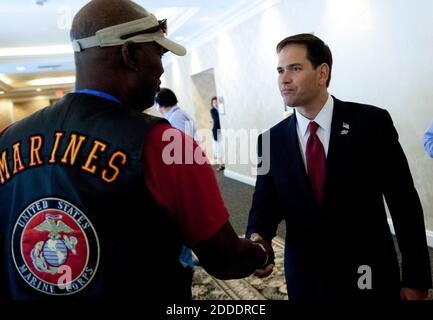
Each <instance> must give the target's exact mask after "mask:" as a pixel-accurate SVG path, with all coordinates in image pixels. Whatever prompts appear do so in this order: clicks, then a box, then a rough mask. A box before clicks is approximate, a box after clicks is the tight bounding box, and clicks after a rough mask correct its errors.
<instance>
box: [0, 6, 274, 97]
mask: <svg viewBox="0 0 433 320" xmlns="http://www.w3.org/2000/svg"><path fill="white" fill-rule="evenodd" d="M278 1H279V0H278ZM36 2H44V4H43V5H38V4H36ZM87 2H89V1H88V0H1V1H0V13H1V19H0V98H3V97H10V98H14V97H15V96H23V94H24V93H26V94H27V95H30V94H34V91H35V89H36V88H40V87H42V89H43V90H45V89H53V90H54V89H56V88H62V87H64V88H71V87H72V84H71V83H64V84H56V85H45V86H41V85H37V84H36V85H35V84H33V83H32V82H30V81H31V80H34V79H39V78H47V77H60V76H61V77H66V76H69V77H70V76H73V74H74V64H73V54H72V49H71V48H70V44H69V29H70V24H71V22H72V18H73V16H74V14H75V13H76V12H77V11H78V10H79V9H80V8H81V7H82V6H83V5H84V4H86V3H87ZM135 2H136V3H138V4H140V5H142V6H143V7H144V8H146V9H147V10H149V11H151V12H153V13H154V14H155V15H156V16H157V18H159V19H162V18H167V19H168V37H169V38H171V39H173V40H175V41H177V42H179V43H181V44H183V45H184V46H186V47H187V48H189V47H191V46H193V45H194V44H197V42H200V41H201V40H203V39H202V38H203V36H204V35H208V34H209V33H210V32H215V31H216V30H217V29H218V28H219V27H221V26H226V25H227V22H229V21H232V20H233V18H234V17H237V16H239V14H241V13H243V12H245V10H246V9H249V10H250V11H251V10H252V9H254V8H257V7H258V6H263V4H264V3H268V2H276V0H158V1H149V0H136V1H135ZM16 49H20V50H21V51H17V50H16ZM2 92H3V94H2Z"/></svg>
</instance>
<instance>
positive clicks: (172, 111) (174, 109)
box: [164, 106, 179, 120]
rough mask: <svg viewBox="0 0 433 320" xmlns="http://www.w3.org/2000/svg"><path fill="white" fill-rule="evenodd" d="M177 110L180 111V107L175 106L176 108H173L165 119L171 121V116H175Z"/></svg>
mask: <svg viewBox="0 0 433 320" xmlns="http://www.w3.org/2000/svg"><path fill="white" fill-rule="evenodd" d="M177 109H179V107H178V106H174V107H172V108H171V109H170V110H169V111H168V112H167V113H166V114H165V115H164V118H165V119H167V120H169V119H170V118H171V116H172V115H173V113H175V112H176V110H177Z"/></svg>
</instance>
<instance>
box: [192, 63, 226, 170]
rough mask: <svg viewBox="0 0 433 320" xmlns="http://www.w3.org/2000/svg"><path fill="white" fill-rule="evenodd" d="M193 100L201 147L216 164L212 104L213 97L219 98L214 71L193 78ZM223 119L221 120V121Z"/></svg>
mask: <svg viewBox="0 0 433 320" xmlns="http://www.w3.org/2000/svg"><path fill="white" fill-rule="evenodd" d="M191 80H192V100H193V106H194V119H195V122H196V123H195V125H196V128H197V135H198V136H199V137H200V146H201V147H202V149H203V150H204V152H205V153H206V156H207V158H208V159H209V160H210V161H211V163H214V161H215V159H214V158H213V155H212V140H211V139H212V118H211V115H210V104H211V99H212V97H216V96H217V92H216V85H215V73H214V69H209V70H205V71H202V72H200V73H197V74H195V75H192V76H191ZM221 120H222V119H220V121H221Z"/></svg>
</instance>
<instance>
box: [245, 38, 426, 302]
mask: <svg viewBox="0 0 433 320" xmlns="http://www.w3.org/2000/svg"><path fill="white" fill-rule="evenodd" d="M277 53H278V58H279V62H278V67H277V71H278V74H279V77H278V83H279V87H280V91H281V95H282V97H283V99H284V102H285V103H286V105H288V106H291V107H294V108H295V112H294V114H293V115H292V116H290V117H289V118H287V119H285V120H283V121H281V122H280V123H279V124H277V125H276V126H274V127H273V128H271V129H270V130H269V131H268V132H266V133H264V134H263V135H261V136H260V137H259V143H258V153H259V157H260V159H261V164H259V174H258V176H257V183H256V188H255V192H254V197H253V203H252V208H251V211H250V216H249V221H248V228H247V237H249V238H251V239H253V240H254V239H261V238H264V239H265V240H267V241H268V242H271V241H272V238H273V237H274V236H275V235H276V230H277V226H278V224H279V223H280V222H281V221H282V220H283V219H284V220H285V222H286V239H285V276H286V282H287V290H288V295H289V299H294V300H331V299H333V300H339V299H355V300H356V299H364V298H367V299H425V298H427V296H428V289H429V288H431V270H430V261H429V254H428V250H427V244H426V237H425V227H424V220H423V212H422V207H421V203H420V200H419V197H418V194H417V192H416V190H415V187H414V184H413V181H412V177H411V174H410V170H409V167H408V163H407V160H406V157H405V155H404V153H403V150H402V148H401V146H400V144H399V142H398V134H397V132H396V130H395V128H394V126H393V123H392V120H391V117H390V115H389V114H388V112H387V111H385V110H383V109H379V108H377V107H373V106H368V105H362V104H357V103H352V102H343V101H340V100H338V99H336V98H334V97H332V96H330V95H329V94H328V89H327V88H328V85H329V82H330V79H331V70H332V54H331V51H330V49H329V47H328V46H327V45H326V44H324V42H323V41H322V40H320V39H319V38H317V37H315V36H314V35H311V34H299V35H295V36H291V37H288V38H286V39H284V40H282V41H281V42H280V43H279V44H278V46H277ZM266 150H267V151H266ZM260 170H262V171H263V172H260ZM383 197H385V199H386V202H387V205H388V208H389V211H390V214H391V217H392V220H393V224H394V228H395V231H396V236H397V240H398V245H399V248H400V250H401V253H402V278H401V280H400V269H399V262H398V259H397V254H396V250H395V247H394V243H393V238H392V235H391V232H390V229H389V226H388V221H387V215H386V211H385V206H384V201H383ZM270 272H272V267H271V266H270V267H268V268H266V269H265V270H258V271H257V274H258V275H259V276H266V275H268V274H270Z"/></svg>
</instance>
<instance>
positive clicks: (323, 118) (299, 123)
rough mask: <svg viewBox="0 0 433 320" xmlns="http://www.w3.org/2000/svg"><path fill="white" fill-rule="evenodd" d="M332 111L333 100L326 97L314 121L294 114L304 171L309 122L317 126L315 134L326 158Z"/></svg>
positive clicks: (329, 96)
mask: <svg viewBox="0 0 433 320" xmlns="http://www.w3.org/2000/svg"><path fill="white" fill-rule="evenodd" d="M333 111H334V99H332V97H331V95H328V100H327V101H326V103H325V105H324V106H323V108H322V110H320V112H319V114H318V115H317V116H316V118H315V119H314V120H310V119H307V118H305V117H304V116H303V115H302V114H300V113H299V112H296V131H297V133H298V141H299V146H300V147H301V151H302V152H301V154H302V160H303V161H304V165H305V169H306V170H307V162H306V158H305V152H306V147H307V140H308V137H309V136H310V129H309V127H308V125H309V124H310V122H311V121H315V122H316V123H317V124H318V125H319V128H317V132H316V134H317V136H318V137H319V139H320V142H322V145H323V148H324V149H325V156H328V148H329V137H330V136H331V122H332V113H333ZM307 171H308V170H307Z"/></svg>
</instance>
